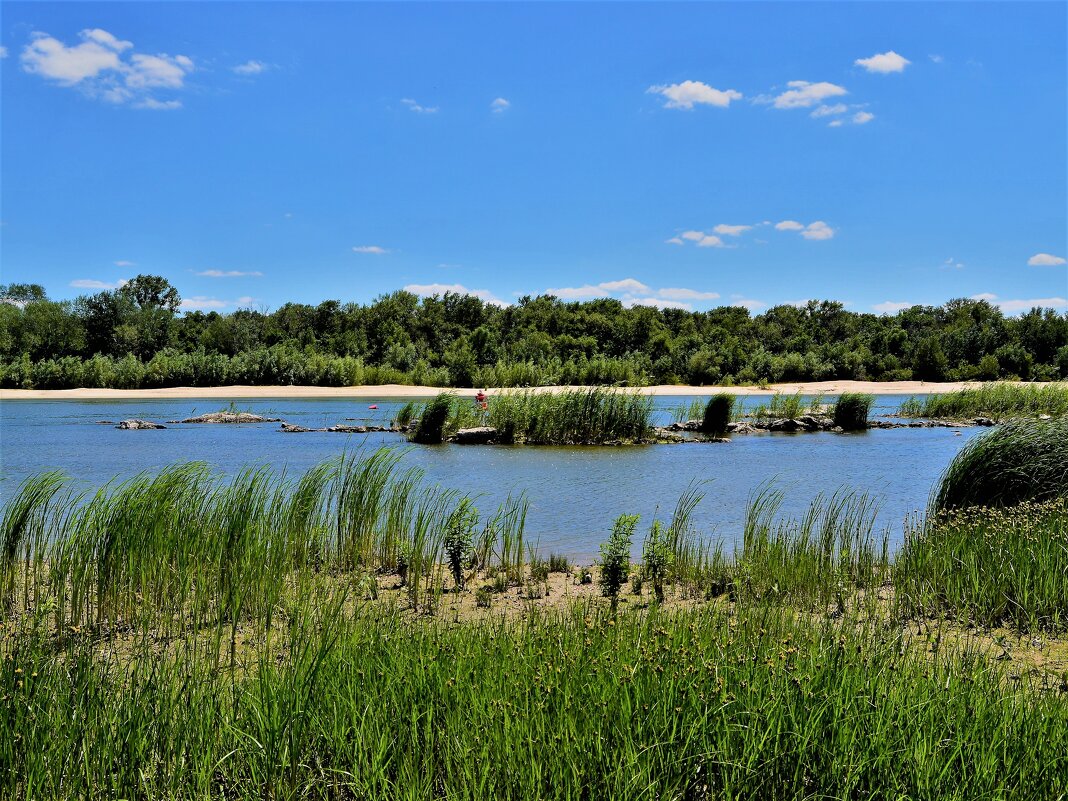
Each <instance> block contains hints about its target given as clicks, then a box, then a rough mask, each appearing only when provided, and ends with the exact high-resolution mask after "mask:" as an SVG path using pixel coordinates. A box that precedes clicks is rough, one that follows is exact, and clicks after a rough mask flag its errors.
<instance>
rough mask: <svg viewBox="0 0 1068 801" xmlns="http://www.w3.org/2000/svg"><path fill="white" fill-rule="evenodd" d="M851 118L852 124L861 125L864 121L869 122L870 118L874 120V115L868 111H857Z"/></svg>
mask: <svg viewBox="0 0 1068 801" xmlns="http://www.w3.org/2000/svg"><path fill="white" fill-rule="evenodd" d="M852 119H853V124H854V125H863V124H864V123H866V122H871V121H872V120H874V119H875V115H874V114H872V113H871V112H870V111H858V112H857V113H856V114H854V115H853V117H852Z"/></svg>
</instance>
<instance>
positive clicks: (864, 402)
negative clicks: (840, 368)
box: [831, 392, 875, 431]
mask: <svg viewBox="0 0 1068 801" xmlns="http://www.w3.org/2000/svg"><path fill="white" fill-rule="evenodd" d="M874 402H875V396H874V395H864V394H862V393H858V392H843V393H842V394H841V395H840V396H839V397H838V400H837V401H835V404H834V408H833V411H832V413H831V416H832V417H833V419H834V424H835V425H836V426H838V427H840V428H841V429H842V430H843V431H863V430H864V429H866V428H867V427H868V413H869V412H870V411H871V405H872V404H873V403H874Z"/></svg>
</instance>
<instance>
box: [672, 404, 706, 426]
mask: <svg viewBox="0 0 1068 801" xmlns="http://www.w3.org/2000/svg"><path fill="white" fill-rule="evenodd" d="M704 409H705V402H704V401H703V400H701V399H700V398H694V399H693V400H692V401H690V402H689V403H685V404H679V405H678V406H674V407H672V409H671V422H673V423H688V422H689V421H691V420H700V419H701V415H702V414H704Z"/></svg>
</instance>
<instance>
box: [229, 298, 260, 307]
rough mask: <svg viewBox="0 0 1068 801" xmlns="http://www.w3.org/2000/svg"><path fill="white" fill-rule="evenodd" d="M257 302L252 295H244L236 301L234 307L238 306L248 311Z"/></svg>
mask: <svg viewBox="0 0 1068 801" xmlns="http://www.w3.org/2000/svg"><path fill="white" fill-rule="evenodd" d="M255 302H256V299H255V298H254V297H252V296H251V295H242V296H241V297H239V298H238V299H237V300H235V301H234V305H236V306H238V307H239V308H244V309H247V308H248V307H249V306H251V305H252V304H253V303H255Z"/></svg>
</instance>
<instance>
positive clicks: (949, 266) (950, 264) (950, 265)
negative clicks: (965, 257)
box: [942, 256, 964, 270]
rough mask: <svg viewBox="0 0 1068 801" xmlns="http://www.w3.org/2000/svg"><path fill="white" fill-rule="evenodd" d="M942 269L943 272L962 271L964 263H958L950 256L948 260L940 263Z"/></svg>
mask: <svg viewBox="0 0 1068 801" xmlns="http://www.w3.org/2000/svg"><path fill="white" fill-rule="evenodd" d="M942 269H943V270H963V269H964V263H963V262H959V261H957V260H956V259H954V258H953V257H952V256H950V257H949V258H948V259H946V260H945V261H944V262H942Z"/></svg>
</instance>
